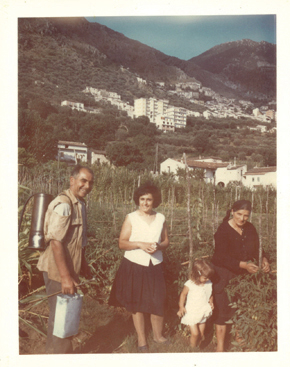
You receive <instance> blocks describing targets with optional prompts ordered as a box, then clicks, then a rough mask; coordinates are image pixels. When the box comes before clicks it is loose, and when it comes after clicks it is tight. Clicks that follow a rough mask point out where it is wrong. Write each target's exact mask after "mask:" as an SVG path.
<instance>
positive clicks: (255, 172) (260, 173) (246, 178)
mask: <svg viewBox="0 0 290 367" xmlns="http://www.w3.org/2000/svg"><path fill="white" fill-rule="evenodd" d="M276 171H277V168H276V167H274V166H273V167H255V168H253V169H250V170H249V171H247V172H245V174H244V175H243V185H244V186H247V187H250V188H256V187H259V186H263V187H266V186H273V187H274V188H277V172H276Z"/></svg>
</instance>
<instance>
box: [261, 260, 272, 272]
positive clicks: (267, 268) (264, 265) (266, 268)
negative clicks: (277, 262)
mask: <svg viewBox="0 0 290 367" xmlns="http://www.w3.org/2000/svg"><path fill="white" fill-rule="evenodd" d="M262 270H263V272H264V273H269V271H270V264H269V263H268V260H267V259H266V258H265V257H263V260H262Z"/></svg>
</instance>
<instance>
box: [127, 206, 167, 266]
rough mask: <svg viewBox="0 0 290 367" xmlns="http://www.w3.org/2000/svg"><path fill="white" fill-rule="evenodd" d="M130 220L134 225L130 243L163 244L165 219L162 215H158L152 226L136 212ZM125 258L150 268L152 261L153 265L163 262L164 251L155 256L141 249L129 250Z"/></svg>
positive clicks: (130, 215) (131, 214)
mask: <svg viewBox="0 0 290 367" xmlns="http://www.w3.org/2000/svg"><path fill="white" fill-rule="evenodd" d="M128 216H129V219H130V221H131V224H132V232H131V236H130V238H129V241H132V242H133V241H140V242H152V243H154V242H157V243H160V242H161V233H162V229H163V224H164V221H165V217H164V215H163V214H161V213H156V216H155V219H154V221H153V222H151V223H150V224H148V223H146V222H145V221H144V220H143V219H142V217H141V216H140V215H139V214H138V213H137V212H136V211H135V212H133V213H130V214H129V215H128ZM124 257H125V258H126V259H128V260H130V261H132V262H134V263H136V264H139V265H143V266H149V263H150V260H151V261H152V264H153V265H157V264H160V263H161V262H162V261H163V255H162V251H160V250H158V251H156V252H155V253H154V254H153V255H150V254H148V253H147V252H145V251H143V250H141V249H135V250H127V251H125V254H124Z"/></svg>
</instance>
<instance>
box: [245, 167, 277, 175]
mask: <svg viewBox="0 0 290 367" xmlns="http://www.w3.org/2000/svg"><path fill="white" fill-rule="evenodd" d="M276 171H277V167H276V166H271V167H255V168H252V169H250V170H249V171H247V172H246V173H245V175H265V174H266V173H268V172H276Z"/></svg>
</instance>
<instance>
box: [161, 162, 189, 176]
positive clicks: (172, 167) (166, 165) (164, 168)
mask: <svg viewBox="0 0 290 367" xmlns="http://www.w3.org/2000/svg"><path fill="white" fill-rule="evenodd" d="M178 168H181V169H185V164H184V163H183V162H182V160H181V159H180V160H179V159H173V158H167V159H166V160H165V161H164V162H162V163H161V164H160V173H163V172H164V173H173V174H174V175H176V174H177V170H178Z"/></svg>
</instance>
